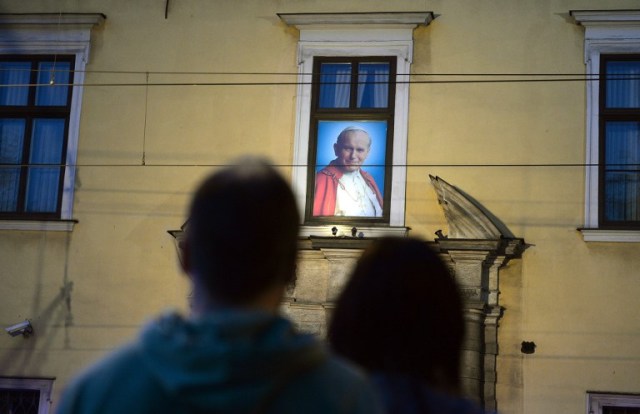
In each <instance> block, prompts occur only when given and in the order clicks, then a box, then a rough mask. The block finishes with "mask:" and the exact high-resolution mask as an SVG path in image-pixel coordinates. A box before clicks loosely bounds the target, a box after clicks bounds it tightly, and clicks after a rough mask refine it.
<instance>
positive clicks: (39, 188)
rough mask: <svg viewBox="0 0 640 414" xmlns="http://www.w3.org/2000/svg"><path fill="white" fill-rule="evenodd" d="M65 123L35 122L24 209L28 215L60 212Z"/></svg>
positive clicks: (58, 120) (52, 121) (63, 121)
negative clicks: (59, 200)
mask: <svg viewBox="0 0 640 414" xmlns="http://www.w3.org/2000/svg"><path fill="white" fill-rule="evenodd" d="M64 124H65V120H64V119H37V120H35V121H34V123H33V136H32V139H31V152H30V155H29V164H31V166H30V167H29V175H28V177H27V194H26V206H25V209H26V211H28V212H55V211H56V209H57V205H58V191H59V189H58V183H59V180H60V172H61V168H60V166H59V165H60V164H61V162H62V149H63V144H64ZM43 164H44V166H39V165H43Z"/></svg>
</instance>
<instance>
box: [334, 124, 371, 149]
mask: <svg viewBox="0 0 640 414" xmlns="http://www.w3.org/2000/svg"><path fill="white" fill-rule="evenodd" d="M354 132H363V133H365V134H366V135H367V138H369V147H371V135H369V132H368V131H366V130H365V129H362V128H360V127H357V126H348V127H346V128H345V129H343V130H342V131H341V132H340V133H339V134H338V138H336V144H338V145H342V141H343V140H344V138H345V137H346V136H347V135H349V134H351V133H354Z"/></svg>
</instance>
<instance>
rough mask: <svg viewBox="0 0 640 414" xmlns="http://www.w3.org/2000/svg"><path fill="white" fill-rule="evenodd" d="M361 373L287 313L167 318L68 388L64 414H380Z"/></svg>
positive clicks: (60, 412)
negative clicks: (298, 326)
mask: <svg viewBox="0 0 640 414" xmlns="http://www.w3.org/2000/svg"><path fill="white" fill-rule="evenodd" d="M381 410H382V408H381V405H380V403H379V401H378V398H377V396H376V395H375V394H374V391H373V388H372V386H371V385H370V384H369V382H368V380H367V379H366V378H365V376H364V375H363V374H362V373H361V371H359V370H358V369H356V368H354V367H353V366H351V365H349V364H348V363H346V362H344V361H342V360H340V359H338V358H336V357H334V356H332V355H330V354H329V353H327V351H326V350H325V348H324V346H323V345H322V344H321V343H320V342H319V341H318V340H317V339H316V338H314V337H313V336H311V335H304V334H300V333H298V332H296V330H295V329H294V328H293V326H292V324H291V322H289V321H288V320H287V319H285V318H282V317H280V316H274V315H271V314H267V313H263V312H257V311H245V310H229V309H227V310H220V311H216V312H215V313H211V314H208V315H205V316H203V317H200V318H197V319H185V318H182V317H181V316H179V315H178V314H173V313H172V314H167V315H164V316H162V317H160V318H158V319H156V320H154V321H153V322H151V323H149V324H148V325H147V326H146V327H145V328H144V329H143V331H142V333H141V335H140V338H139V339H138V340H137V341H136V342H134V343H131V344H129V345H127V346H125V347H123V348H121V349H119V350H117V351H116V352H115V353H113V354H111V355H109V356H108V357H107V358H105V359H104V360H102V361H100V362H98V363H97V364H96V365H94V366H92V367H91V368H89V369H88V370H86V371H85V372H84V373H83V374H81V375H80V376H78V377H77V378H76V379H75V380H74V381H72V382H71V383H70V384H69V386H68V387H67V388H66V389H65V390H64V392H63V395H62V398H61V400H60V402H59V404H57V410H56V412H57V413H58V414H89V413H91V414H125V413H135V414H146V413H149V414H151V413H153V414H163V413H172V414H181V413H195V414H201V413H212V414H213V413H229V414H232V413H238V414H240V413H243V414H244V413H246V414H254V413H255V414H261V413H283V414H287V413H296V414H300V413H307V414H313V413H323V414H326V413H337V414H340V413H362V414H365V413H366V414H377V413H381Z"/></svg>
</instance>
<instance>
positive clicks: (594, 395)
mask: <svg viewBox="0 0 640 414" xmlns="http://www.w3.org/2000/svg"><path fill="white" fill-rule="evenodd" d="M605 406H606V407H620V408H623V407H624V408H629V407H640V394H623V393H607V392H593V391H587V410H586V413H587V414H602V408H603V407H605Z"/></svg>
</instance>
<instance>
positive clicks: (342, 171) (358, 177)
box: [307, 119, 390, 222]
mask: <svg viewBox="0 0 640 414" xmlns="http://www.w3.org/2000/svg"><path fill="white" fill-rule="evenodd" d="M314 132H315V137H316V139H315V148H312V151H311V152H312V153H313V158H312V160H311V161H312V164H313V166H312V168H310V174H309V175H310V177H309V181H310V184H312V185H310V186H309V187H310V188H309V190H310V191H309V192H308V194H309V195H311V196H312V197H311V199H310V200H309V202H308V203H307V205H308V208H307V219H308V221H309V220H310V221H326V220H329V219H330V221H338V222H339V221H342V220H345V221H368V222H383V221H384V220H385V218H386V217H388V208H386V206H387V205H388V197H387V196H386V194H387V193H388V191H387V189H388V187H389V182H390V181H389V179H390V177H389V175H390V171H389V169H388V168H387V159H388V157H389V154H388V153H389V151H388V148H389V145H388V133H389V125H388V122H387V120H380V119H365V120H345V119H338V120H327V119H324V120H318V121H317V122H316V125H315V128H314Z"/></svg>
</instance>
